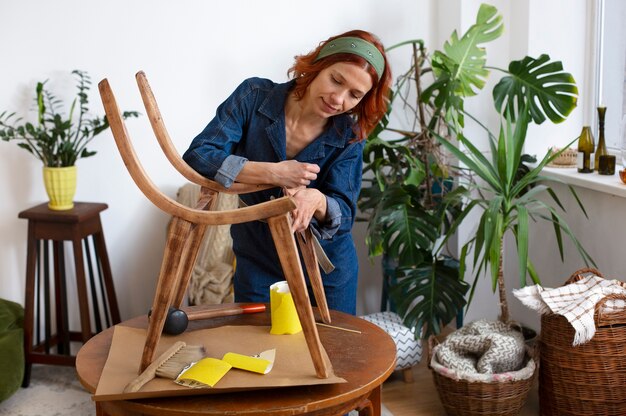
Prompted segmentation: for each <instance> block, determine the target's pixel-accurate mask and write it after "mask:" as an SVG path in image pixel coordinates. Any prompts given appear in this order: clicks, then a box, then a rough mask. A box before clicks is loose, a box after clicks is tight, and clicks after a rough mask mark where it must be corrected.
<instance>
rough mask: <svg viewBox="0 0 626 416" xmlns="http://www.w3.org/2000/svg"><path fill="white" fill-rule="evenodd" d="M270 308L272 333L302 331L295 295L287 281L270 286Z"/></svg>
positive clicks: (281, 333)
mask: <svg viewBox="0 0 626 416" xmlns="http://www.w3.org/2000/svg"><path fill="white" fill-rule="evenodd" d="M270 309H271V317H272V329H271V330H270V334H273V335H283V334H297V333H298V332H300V331H302V326H301V325H300V319H298V313H297V312H296V305H295V304H294V303H293V297H292V296H291V292H290V291H289V286H288V285H287V282H286V281H282V282H277V283H274V284H273V285H271V286H270Z"/></svg>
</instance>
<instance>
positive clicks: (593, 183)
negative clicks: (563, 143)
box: [542, 166, 626, 198]
mask: <svg viewBox="0 0 626 416" xmlns="http://www.w3.org/2000/svg"><path fill="white" fill-rule="evenodd" d="M621 168H622V167H621V166H616V171H615V174H614V175H599V174H597V173H578V171H577V170H576V168H550V167H545V168H543V171H542V173H543V174H544V175H546V176H552V177H554V178H556V179H559V180H561V181H563V182H565V183H567V184H569V185H575V186H579V187H581V188H587V189H593V190H594V191H598V192H604V193H606V194H610V195H615V196H619V197H622V198H626V184H624V183H623V182H622V181H621V179H620V178H619V173H618V170H619V169H621Z"/></svg>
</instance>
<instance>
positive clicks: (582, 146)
mask: <svg viewBox="0 0 626 416" xmlns="http://www.w3.org/2000/svg"><path fill="white" fill-rule="evenodd" d="M593 162H594V156H593V135H592V134H591V127H589V126H583V130H582V131H581V132H580V136H579V137H578V159H577V161H576V167H577V168H578V172H580V173H593Z"/></svg>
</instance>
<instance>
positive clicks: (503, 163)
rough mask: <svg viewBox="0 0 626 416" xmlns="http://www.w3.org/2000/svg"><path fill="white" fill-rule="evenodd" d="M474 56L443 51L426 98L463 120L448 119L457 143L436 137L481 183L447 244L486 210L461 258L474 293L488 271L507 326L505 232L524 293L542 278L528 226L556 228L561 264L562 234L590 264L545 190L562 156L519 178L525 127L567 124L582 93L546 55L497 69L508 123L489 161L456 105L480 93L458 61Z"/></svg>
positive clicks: (457, 48) (452, 46)
mask: <svg viewBox="0 0 626 416" xmlns="http://www.w3.org/2000/svg"><path fill="white" fill-rule="evenodd" d="M494 12H495V9H494V8H492V7H490V6H486V5H482V6H481V8H480V11H479V18H478V20H477V24H478V22H479V21H480V20H481V18H480V16H483V20H484V21H485V22H489V21H495V20H496V18H495V17H494V14H493V13H494ZM472 49H475V48H474V47H473V46H472V45H471V42H463V41H456V39H455V37H453V39H452V40H451V41H450V43H448V44H446V48H445V52H438V53H437V54H436V58H435V59H437V61H438V62H442V63H445V64H441V65H437V67H438V68H439V70H440V71H441V73H440V75H439V78H438V80H437V81H436V82H435V83H434V84H433V86H431V88H430V89H429V90H427V91H425V95H426V96H428V94H436V98H435V101H436V102H437V101H438V100H439V107H440V108H441V109H450V108H453V109H454V110H455V111H456V110H458V111H459V112H458V115H459V116H456V115H455V114H457V113H454V112H453V116H452V117H447V124H448V127H449V129H450V130H451V131H452V132H453V135H454V137H455V138H456V139H457V143H454V142H453V141H451V140H450V139H449V137H443V136H441V135H437V136H436V137H437V140H438V141H439V142H440V143H441V144H442V145H443V146H445V148H446V149H447V150H448V151H449V152H450V153H452V154H453V155H454V156H455V157H456V158H457V159H458V160H459V161H460V162H461V163H462V164H463V165H465V166H466V167H467V168H468V169H469V170H470V171H471V172H472V173H473V174H474V175H476V176H477V177H478V178H479V181H478V182H475V183H471V184H470V186H469V187H468V190H467V192H466V195H465V197H466V200H467V201H468V203H467V205H466V206H465V208H464V210H463V212H462V214H461V215H460V216H459V217H458V218H457V219H456V221H455V223H454V224H453V225H452V226H451V227H450V228H449V229H448V233H447V236H448V237H449V236H450V235H452V234H453V233H454V232H455V231H456V230H457V228H458V225H459V224H461V223H463V222H464V220H465V218H467V216H468V214H469V213H470V212H471V211H472V210H473V209H474V208H477V207H480V208H482V209H483V212H482V215H481V219H480V221H479V223H478V225H477V227H476V232H475V234H473V235H474V237H473V238H471V239H470V240H469V241H468V242H467V243H466V244H465V245H464V246H463V248H462V250H461V257H460V263H461V269H462V270H465V269H466V261H467V255H468V253H470V252H471V251H472V250H473V264H474V266H475V269H474V271H475V275H474V284H473V288H474V287H475V285H476V282H477V278H478V277H479V275H480V274H481V273H482V272H485V271H487V269H489V272H490V275H491V279H492V288H493V290H494V291H495V290H496V289H498V290H499V292H498V293H499V298H500V306H501V319H502V320H503V321H508V320H509V312H508V304H507V301H506V288H505V283H504V276H503V241H504V237H505V235H506V233H507V232H512V234H513V236H514V238H515V242H516V245H517V252H518V258H519V267H518V272H519V281H520V285H521V286H524V285H525V284H526V279H527V275H529V276H530V277H531V279H532V280H533V281H534V282H536V283H538V282H539V277H538V274H537V272H536V270H535V268H534V266H533V264H532V262H531V261H530V259H529V258H528V244H529V234H530V228H529V223H530V221H537V220H546V221H548V222H549V223H551V224H552V226H553V230H554V232H555V235H556V239H557V246H558V249H559V253H560V255H561V259H563V245H562V237H563V233H565V234H566V235H567V236H568V237H569V238H570V239H571V240H572V241H573V243H574V245H575V247H576V248H577V250H578V252H579V253H580V255H581V257H582V258H583V260H584V261H585V262H586V263H587V264H589V263H593V260H592V259H591V258H590V256H589V255H588V253H587V252H586V251H585V250H584V248H583V247H582V245H581V244H580V242H579V241H578V239H577V238H576V236H575V235H574V234H573V232H572V231H571V229H570V227H569V226H568V225H567V223H566V222H565V220H564V218H563V217H562V216H561V215H560V213H559V211H565V208H564V207H563V205H562V204H561V202H560V200H559V198H558V196H557V194H556V192H555V191H554V190H553V188H552V187H551V186H548V185H546V183H549V182H550V181H556V182H559V181H558V180H557V179H555V178H551V177H547V176H544V175H542V173H541V172H542V169H543V168H544V167H545V166H546V165H547V164H548V163H549V162H550V161H552V160H553V159H554V158H556V157H557V156H558V155H559V154H560V153H555V154H547V155H546V156H545V157H543V158H542V160H541V162H539V164H538V165H537V166H536V167H534V168H532V169H529V170H527V171H525V172H524V171H522V172H521V174H520V170H519V166H520V163H521V161H522V156H523V149H524V143H525V140H526V135H527V128H528V124H529V123H530V122H531V121H534V122H535V123H537V124H541V123H543V122H544V121H545V120H546V119H549V120H550V121H552V122H554V123H560V122H562V121H563V120H565V119H566V117H567V116H568V115H569V114H570V113H571V111H572V110H573V109H574V108H575V107H576V102H577V93H578V90H577V88H576V84H575V81H574V78H573V77H572V75H571V74H569V73H567V72H564V71H563V66H562V64H561V62H558V61H554V62H553V61H550V57H549V56H548V55H541V56H540V57H539V58H537V59H535V58H532V57H528V56H527V57H525V58H524V59H522V60H520V61H512V62H511V63H510V64H509V67H508V71H507V70H503V69H498V68H495V69H498V70H499V71H501V72H503V73H505V74H506V75H505V76H504V77H503V78H502V79H501V80H500V82H499V83H498V84H497V85H496V86H495V88H494V90H493V99H494V105H495V108H496V110H497V111H498V112H499V113H500V114H501V116H502V117H503V122H502V126H501V128H500V131H499V134H498V136H497V138H496V136H494V135H493V134H492V133H491V132H489V130H487V132H488V137H489V146H490V152H491V158H489V157H488V156H486V155H485V154H484V153H485V152H484V151H482V150H481V149H479V148H478V147H476V146H475V145H474V144H473V143H472V141H471V140H470V139H469V138H467V137H465V135H464V133H463V118H462V115H468V114H467V112H466V111H465V110H464V109H463V108H462V105H458V103H459V102H461V103H462V101H463V100H462V99H460V98H461V97H466V96H467V95H468V93H470V94H472V93H473V92H474V90H473V88H474V87H476V86H477V83H476V82H475V78H474V77H473V75H474V74H476V73H477V72H479V71H478V70H477V68H475V67H472V68H464V67H463V65H462V62H461V61H459V59H461V57H463V56H465V54H466V53H468V54H470V55H471V54H472V53H470V52H468V51H471V50H472ZM451 62H452V64H451ZM479 73H482V72H479ZM448 84H450V85H456V87H455V88H454V89H453V92H452V93H450V91H451V89H450V88H444V87H442V86H445V85H448ZM450 101H451V102H452V104H450V103H449V102H450ZM448 114H449V112H448ZM470 117H471V116H470ZM472 118H473V117H472ZM474 120H475V118H474ZM476 121H478V120H476ZM479 124H480V125H481V126H483V125H482V124H481V123H479ZM483 127H484V126H483ZM485 129H486V128H485ZM457 144H458V145H459V147H460V148H459V147H457ZM570 145H571V143H570ZM569 190H570V192H571V193H572V195H573V196H574V198H575V199H576V201H577V202H578V205H579V207H580V209H581V210H582V212H583V214H584V215H585V216H586V215H587V214H586V212H585V210H584V207H583V205H582V203H581V202H580V199H579V198H578V196H577V195H576V192H575V190H574V188H572V187H571V186H570V187H569ZM544 194H545V195H548V196H549V197H550V198H551V200H552V202H553V203H554V205H552V204H550V203H549V202H546V201H545V200H544V199H541V198H540V196H542V195H544ZM548 201H549V200H548ZM472 294H473V289H472ZM470 299H471V295H470Z"/></svg>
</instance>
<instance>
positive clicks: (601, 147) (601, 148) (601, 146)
mask: <svg viewBox="0 0 626 416" xmlns="http://www.w3.org/2000/svg"><path fill="white" fill-rule="evenodd" d="M605 114H606V107H598V148H597V149H596V155H595V165H594V170H596V171H597V170H598V167H599V166H600V162H599V160H600V156H602V155H608V154H609V152H608V151H607V150H606V143H605V142H604V115H605Z"/></svg>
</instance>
